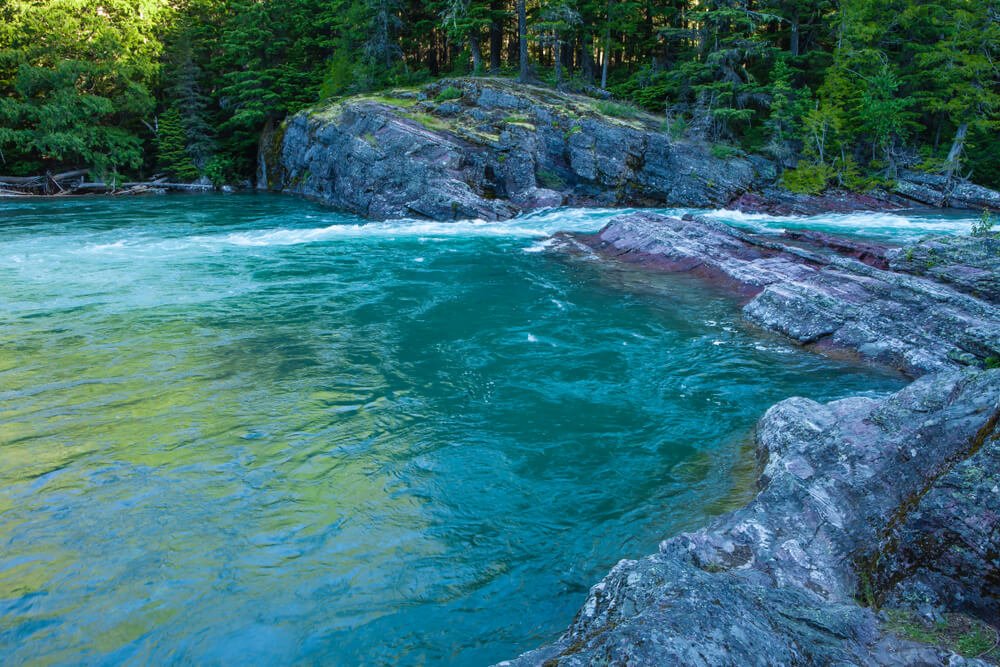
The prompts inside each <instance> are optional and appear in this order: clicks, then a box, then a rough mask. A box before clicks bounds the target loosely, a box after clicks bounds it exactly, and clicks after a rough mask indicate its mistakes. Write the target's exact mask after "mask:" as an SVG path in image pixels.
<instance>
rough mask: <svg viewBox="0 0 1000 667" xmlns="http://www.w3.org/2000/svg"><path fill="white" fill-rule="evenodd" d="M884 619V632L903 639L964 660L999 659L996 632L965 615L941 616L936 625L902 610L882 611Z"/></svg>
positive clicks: (999, 648)
mask: <svg viewBox="0 0 1000 667" xmlns="http://www.w3.org/2000/svg"><path fill="white" fill-rule="evenodd" d="M886 616H887V617H888V620H887V621H886V623H885V628H886V630H888V631H890V632H892V633H894V634H896V635H898V636H900V637H903V638H905V639H911V640H913V641H916V642H921V643H923V644H931V645H933V646H939V647H941V648H944V649H947V650H949V651H954V652H955V653H958V654H959V655H962V656H964V657H966V658H985V659H987V660H994V661H995V660H998V659H1000V636H998V634H997V630H996V629H995V628H993V627H992V626H990V625H987V624H986V623H984V622H982V621H979V620H976V619H974V618H971V617H969V616H966V615H965V614H945V615H944V618H943V620H941V621H938V622H937V623H927V622H925V621H924V620H923V619H921V618H920V617H919V616H917V615H916V614H915V613H913V612H910V611H905V610H902V609H889V610H886Z"/></svg>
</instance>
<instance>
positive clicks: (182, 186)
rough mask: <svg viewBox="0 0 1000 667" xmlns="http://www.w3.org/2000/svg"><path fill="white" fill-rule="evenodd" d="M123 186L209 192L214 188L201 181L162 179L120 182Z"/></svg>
mask: <svg viewBox="0 0 1000 667" xmlns="http://www.w3.org/2000/svg"><path fill="white" fill-rule="evenodd" d="M122 187H123V188H135V187H153V188H163V189H165V190H176V191H178V192H209V191H211V190H214V189H215V188H214V187H213V186H211V185H204V184H202V183H168V182H166V181H164V180H160V181H149V182H144V183H122Z"/></svg>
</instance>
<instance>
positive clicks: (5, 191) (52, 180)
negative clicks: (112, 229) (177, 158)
mask: <svg viewBox="0 0 1000 667" xmlns="http://www.w3.org/2000/svg"><path fill="white" fill-rule="evenodd" d="M89 173H90V170H89V169H77V170H75V171H67V172H64V173H62V174H52V173H46V174H44V175H40V176H0V197H26V196H55V197H58V196H70V195H92V194H102V195H140V194H158V193H162V192H207V191H209V190H212V186H211V185H203V184H200V183H170V182H169V181H168V180H167V178H166V177H165V176H159V175H158V176H154V177H153V179H152V180H149V181H143V182H140V183H105V182H91V181H87V175H88V174H89Z"/></svg>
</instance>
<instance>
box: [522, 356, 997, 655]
mask: <svg viewBox="0 0 1000 667" xmlns="http://www.w3.org/2000/svg"><path fill="white" fill-rule="evenodd" d="M998 417H1000V371H997V370H993V371H977V370H965V371H945V372H942V373H937V374H933V375H928V376H925V377H924V378H921V379H920V380H918V381H916V382H915V383H914V384H912V385H910V386H909V387H907V388H906V389H904V390H902V391H900V392H898V393H897V394H895V395H893V396H890V397H888V398H886V399H883V400H873V399H870V398H848V399H843V400H840V401H835V402H833V403H829V404H827V405H821V404H819V403H816V402H813V401H810V400H806V399H802V398H793V399H789V400H786V401H784V402H782V403H779V404H778V405H776V406H775V407H773V408H771V410H769V411H768V412H767V414H766V415H765V416H764V417H763V419H762V420H761V422H760V424H759V427H758V430H757V438H756V441H757V456H758V459H759V460H760V461H761V463H762V465H763V466H764V467H763V474H762V476H761V478H760V481H759V485H760V487H761V491H760V493H759V495H758V496H757V498H756V499H755V500H754V501H753V502H751V503H750V504H749V505H748V506H747V507H745V508H744V509H741V510H738V511H736V512H733V513H731V514H728V515H725V516H723V517H720V518H719V519H717V520H716V521H715V522H714V523H713V524H712V525H710V526H709V527H707V528H705V529H703V530H700V531H698V532H695V533H686V534H682V535H678V536H676V537H674V538H671V539H669V540H667V541H665V542H663V543H662V544H661V546H660V550H659V553H657V554H655V555H652V556H649V557H646V558H644V559H642V560H639V561H628V560H626V561H622V562H620V563H619V564H618V565H616V566H615V568H614V569H613V570H612V571H611V573H610V574H608V576H607V577H606V578H605V579H604V580H603V581H602V582H600V583H599V584H597V585H596V586H594V587H593V588H592V589H591V591H590V595H589V597H588V598H587V601H586V604H585V605H584V607H583V609H582V610H581V611H580V612H579V614H578V615H577V617H576V619H575V620H574V621H573V624H572V625H571V627H570V629H569V630H568V631H567V632H566V634H565V635H563V637H561V638H560V639H559V640H558V641H557V642H555V643H554V644H552V645H550V646H547V647H544V648H542V649H539V650H537V651H534V652H531V653H528V654H525V655H523V656H521V657H520V658H518V659H517V660H514V661H512V662H511V663H506V664H513V665H535V664H546V665H556V664H560V665H590V664H623V665H624V664H636V665H653V664H685V665H713V666H715V665H772V664H783V665H791V664H811V665H830V664H862V665H915V664H920V665H963V664H984V665H985V664H987V663H984V662H981V661H979V660H975V659H969V660H966V659H963V658H962V657H961V656H958V655H956V654H954V653H952V652H950V651H948V650H945V649H941V648H934V647H931V646H927V645H924V644H917V643H913V642H910V641H907V640H904V639H901V638H900V637H898V636H895V635H893V634H891V633H888V632H886V630H885V628H884V627H883V624H882V616H881V615H880V614H876V612H875V611H873V610H872V609H871V608H868V607H864V606H862V605H860V604H859V603H858V600H859V599H860V600H866V601H868V602H874V601H877V600H887V599H895V600H899V599H903V598H905V597H906V595H907V594H908V592H910V591H912V590H914V588H917V587H919V590H920V591H921V592H922V593H923V594H924V595H925V596H927V595H929V596H932V597H933V598H934V599H935V600H936V601H939V602H940V601H948V602H951V603H952V606H959V607H962V608H964V609H966V610H970V611H973V612H978V613H980V614H982V616H983V618H985V619H988V620H989V619H992V620H995V619H996V616H995V609H996V600H997V598H998V595H1000V585H998V579H997V574H998V572H1000V562H998V560H997V557H996V554H997V548H998V546H1000V535H998V533H997V530H996V527H997V516H996V514H997V512H996V507H997V503H996V501H995V500H993V501H992V502H988V499H987V498H983V497H981V496H980V495H979V494H990V493H992V494H994V495H996V493H997V492H996V488H997V484H998V483H1000V469H998V467H997V465H996V458H995V457H996V455H997V448H998V447H1000V427H998V423H997V422H998ZM969 470H975V471H976V473H975V474H973V475H970V474H969ZM963 485H964V486H966V487H969V488H968V489H963V490H962V493H960V494H956V493H955V490H956V488H958V487H959V486H963ZM984 501H986V502H984ZM941 554H947V555H946V557H945V558H944V559H942V558H940V555H941ZM962 592H968V593H969V594H968V595H966V596H965V597H962V599H961V600H960V601H958V604H954V603H955V598H956V596H957V595H958V596H960V595H961V593H962ZM990 614H993V615H992V616H990Z"/></svg>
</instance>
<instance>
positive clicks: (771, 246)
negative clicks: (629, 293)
mask: <svg viewBox="0 0 1000 667" xmlns="http://www.w3.org/2000/svg"><path fill="white" fill-rule="evenodd" d="M566 238H570V237H566ZM573 240H574V242H578V243H582V244H585V245H587V246H589V247H590V248H592V249H595V250H596V251H597V252H599V253H601V254H603V255H606V256H610V257H616V258H618V259H621V260H624V261H629V262H633V263H640V264H643V265H646V266H649V267H651V268H656V269H658V270H666V271H690V272H694V273H697V274H700V275H703V276H705V277H706V278H710V279H713V280H715V281H717V282H721V283H723V284H726V285H729V286H731V287H732V288H734V289H735V290H736V291H738V292H739V293H740V294H742V295H743V296H744V298H745V299H746V300H747V303H746V305H745V306H744V309H743V313H744V315H745V317H746V318H747V319H748V320H749V321H750V322H752V323H754V324H756V325H758V326H761V327H763V328H765V329H768V330H770V331H774V332H777V333H780V334H783V335H786V336H788V337H790V338H792V339H794V340H795V341H796V342H798V343H801V344H808V345H814V346H817V347H820V348H827V349H829V348H835V349H841V350H851V351H855V352H857V353H860V354H861V355H862V356H863V357H866V358H868V359H871V360H873V361H876V362H878V363H881V364H884V365H887V366H891V367H894V368H897V369H900V370H902V371H904V372H906V373H908V374H910V375H913V376H918V375H921V374H924V373H928V372H934V371H940V370H944V369H948V368H952V367H954V366H955V365H956V363H958V364H966V365H982V364H983V363H986V362H987V360H994V359H1000V310H998V309H997V306H996V300H995V299H996V293H995V288H996V282H995V281H996V280H997V279H998V275H1000V243H997V242H996V240H995V239H979V238H971V237H970V239H968V240H965V241H960V240H950V241H939V242H930V241H926V242H923V243H920V244H917V245H916V246H914V247H912V248H906V249H888V248H879V247H877V246H875V245H871V244H869V245H864V244H858V243H855V242H850V241H842V242H835V241H834V240H833V239H832V237H818V236H815V235H809V234H798V235H791V237H790V238H788V239H781V238H776V237H774V236H765V235H759V234H752V233H749V232H744V231H741V230H737V229H734V228H732V227H730V226H728V225H725V224H723V223H720V222H717V221H713V220H710V219H706V218H690V217H689V218H688V219H684V220H680V219H676V218H669V217H666V216H662V215H657V214H652V213H640V214H634V215H626V216H622V217H619V218H616V219H615V220H613V221H612V222H611V223H610V224H609V225H608V226H607V227H605V228H604V229H603V230H602V231H601V232H599V233H598V234H596V235H592V236H579V237H573ZM863 245H864V247H862V246H863ZM930 253H933V256H934V257H935V258H936V261H937V262H939V263H940V265H941V266H942V267H947V270H946V271H944V273H946V274H947V275H948V276H949V278H948V281H949V282H950V283H951V284H946V283H943V282H939V280H935V279H934V278H935V275H936V274H935V271H934V267H931V268H926V265H925V264H921V258H923V257H925V256H927V255H928V254H930ZM856 258H859V259H856ZM886 263H888V265H889V266H890V268H895V269H896V270H886V269H885V268H884V267H885V266H886ZM911 265H917V266H919V267H920V268H918V269H912V270H911ZM905 271H910V272H905ZM915 274H916V275H915Z"/></svg>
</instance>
